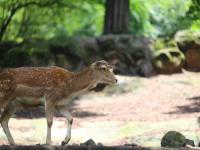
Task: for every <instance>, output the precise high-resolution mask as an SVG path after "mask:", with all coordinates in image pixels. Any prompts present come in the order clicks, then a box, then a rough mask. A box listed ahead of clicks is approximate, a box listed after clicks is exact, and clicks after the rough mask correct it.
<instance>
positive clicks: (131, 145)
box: [124, 143, 138, 147]
mask: <svg viewBox="0 0 200 150" xmlns="http://www.w3.org/2000/svg"><path fill="white" fill-rule="evenodd" d="M124 146H128V147H134V146H138V145H137V144H135V143H131V144H124Z"/></svg>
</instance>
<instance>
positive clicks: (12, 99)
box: [0, 60, 117, 144]
mask: <svg viewBox="0 0 200 150" xmlns="http://www.w3.org/2000/svg"><path fill="white" fill-rule="evenodd" d="M116 81H117V80H116V78H115V77H114V74H113V73H112V71H111V67H110V66H109V65H108V63H107V62H106V61H104V60H102V61H97V62H95V63H93V64H92V65H90V66H89V67H88V68H86V69H84V70H83V71H81V72H79V73H73V72H70V71H68V70H65V69H63V68H60V67H22V68H14V69H6V70H4V71H3V72H1V73H0V108H1V109H3V110H4V111H3V113H2V115H1V117H0V123H1V125H2V128H3V130H4V132H5V134H6V136H7V138H8V141H9V143H10V144H15V142H14V139H13V137H12V136H11V133H10V131H9V127H8V121H9V118H10V117H11V116H12V114H13V113H14V111H15V109H17V108H18V107H21V106H24V107H26V106H38V105H44V106H45V115H46V118H47V138H46V144H51V126H52V123H53V113H54V111H56V110H57V111H59V112H61V113H62V114H63V115H64V116H65V117H66V119H67V121H68V130H67V135H66V137H65V139H64V140H63V142H62V144H67V143H68V142H69V140H70V138H71V125H72V121H73V118H72V116H71V115H70V113H69V112H68V111H67V104H68V101H69V100H68V99H67V98H68V97H69V96H75V95H80V94H82V93H84V92H85V91H87V90H89V89H91V88H93V87H95V86H96V84H97V83H100V82H103V83H107V84H114V83H116Z"/></svg>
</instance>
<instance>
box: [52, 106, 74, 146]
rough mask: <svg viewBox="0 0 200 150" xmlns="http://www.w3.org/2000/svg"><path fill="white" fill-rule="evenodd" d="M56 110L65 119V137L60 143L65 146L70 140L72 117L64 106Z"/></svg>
mask: <svg viewBox="0 0 200 150" xmlns="http://www.w3.org/2000/svg"><path fill="white" fill-rule="evenodd" d="M56 109H57V110H58V111H59V112H60V113H61V114H62V115H63V116H64V117H65V118H66V119H67V123H68V125H67V135H66V137H65V139H64V140H63V141H62V143H61V144H62V145H66V144H67V143H68V142H69V141H70V139H71V128H72V123H73V118H72V115H71V114H70V113H69V112H68V111H67V107H66V106H57V107H56Z"/></svg>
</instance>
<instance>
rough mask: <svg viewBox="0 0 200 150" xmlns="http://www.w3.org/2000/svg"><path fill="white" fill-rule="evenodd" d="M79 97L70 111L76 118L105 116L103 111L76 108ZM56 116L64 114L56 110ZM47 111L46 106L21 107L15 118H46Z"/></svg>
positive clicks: (72, 104) (70, 106) (70, 107)
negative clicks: (45, 110) (96, 111)
mask: <svg viewBox="0 0 200 150" xmlns="http://www.w3.org/2000/svg"><path fill="white" fill-rule="evenodd" d="M77 100H79V99H76V100H74V101H72V103H71V104H70V105H69V107H68V108H69V112H70V113H71V114H72V116H73V117H76V118H85V117H98V116H104V114H101V113H95V112H89V111H80V110H79V109H76V103H75V101H77ZM54 116H55V117H62V115H61V114H60V113H58V112H55V115H54ZM44 117H45V112H44V106H39V107H27V108H23V109H19V110H17V111H16V112H15V118H27V119H32V118H44Z"/></svg>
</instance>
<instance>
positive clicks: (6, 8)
mask: <svg viewBox="0 0 200 150" xmlns="http://www.w3.org/2000/svg"><path fill="white" fill-rule="evenodd" d="M55 3H57V1H56V0H46V1H42V0H24V1H23V0H21V1H18V0H10V1H5V0H3V1H1V2H0V6H1V9H0V10H1V11H2V12H3V13H2V16H0V42H1V41H2V39H3V36H4V34H5V33H6V30H7V28H8V26H9V24H10V22H11V21H12V19H13V17H14V15H15V14H16V13H17V12H18V11H19V10H20V9H22V8H26V7H29V6H38V7H47V6H51V5H53V4H55Z"/></svg>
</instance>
